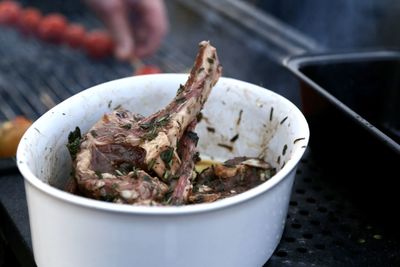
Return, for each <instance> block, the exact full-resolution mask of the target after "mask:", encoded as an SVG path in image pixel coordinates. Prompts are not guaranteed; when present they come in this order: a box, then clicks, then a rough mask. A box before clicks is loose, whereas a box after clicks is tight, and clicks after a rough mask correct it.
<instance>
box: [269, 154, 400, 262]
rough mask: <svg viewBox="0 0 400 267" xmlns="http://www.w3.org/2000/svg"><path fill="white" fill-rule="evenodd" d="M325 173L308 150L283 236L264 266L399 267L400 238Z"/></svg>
mask: <svg viewBox="0 0 400 267" xmlns="http://www.w3.org/2000/svg"><path fill="white" fill-rule="evenodd" d="M323 173H324V171H323V170H322V169H320V168H319V167H318V165H317V164H316V162H315V161H314V159H313V158H312V153H311V152H310V151H307V152H306V155H305V156H304V157H303V159H302V160H301V162H300V164H299V167H298V170H297V174H296V180H295V184H294V187H293V192H292V196H291V201H290V203H289V210H288V215H287V222H286V226H285V231H284V234H283V237H282V240H281V242H280V244H279V246H278V247H277V249H276V250H275V253H274V255H273V256H272V257H271V259H270V260H269V262H268V263H267V264H265V266H268V267H274V266H398V265H399V263H400V255H399V253H398V248H399V246H400V243H399V239H398V238H397V237H396V236H394V235H392V234H391V232H390V231H388V230H387V229H385V228H384V225H382V224H379V223H377V222H376V221H372V220H371V218H370V217H368V216H366V215H365V213H364V212H363V211H362V210H361V209H359V207H358V206H356V205H354V204H353V203H352V201H351V200H350V199H349V198H348V197H347V195H346V194H345V193H344V191H343V190H342V189H341V188H340V187H337V186H336V185H334V183H331V182H330V181H329V180H327V179H326V177H325V176H323V175H322V174H323Z"/></svg>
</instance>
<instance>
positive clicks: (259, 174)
mask: <svg viewBox="0 0 400 267" xmlns="http://www.w3.org/2000/svg"><path fill="white" fill-rule="evenodd" d="M274 174H275V169H274V168H272V167H271V166H270V165H269V164H268V163H266V162H265V161H263V160H260V159H257V158H247V157H237V158H234V159H230V160H228V161H226V162H224V163H223V164H216V165H213V166H211V167H209V168H207V169H205V170H204V171H202V172H201V173H200V174H199V175H198V177H197V180H196V184H195V185H194V189H193V192H192V194H191V195H190V196H189V198H188V201H189V202H190V203H202V202H213V201H215V200H217V199H221V198H226V197H229V196H233V195H236V194H240V193H242V192H244V191H247V190H249V189H251V188H253V187H255V186H257V185H259V184H261V183H263V182H265V181H266V180H268V179H269V178H271V177H272V176H273V175H274Z"/></svg>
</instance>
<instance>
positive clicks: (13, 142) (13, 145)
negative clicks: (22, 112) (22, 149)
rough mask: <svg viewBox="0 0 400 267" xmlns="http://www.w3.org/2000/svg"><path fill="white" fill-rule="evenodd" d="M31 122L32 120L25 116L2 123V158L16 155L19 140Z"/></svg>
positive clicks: (0, 132) (0, 150)
mask: <svg viewBox="0 0 400 267" xmlns="http://www.w3.org/2000/svg"><path fill="white" fill-rule="evenodd" d="M31 124H32V122H31V121H30V120H28V119H27V118H25V117H23V116H17V117H15V118H14V119H13V120H11V121H7V122H4V123H0V158H1V157H13V156H15V153H16V151H17V147H18V144H19V141H20V139H21V137H22V135H23V134H24V133H25V131H26V129H28V127H29V126H30V125H31Z"/></svg>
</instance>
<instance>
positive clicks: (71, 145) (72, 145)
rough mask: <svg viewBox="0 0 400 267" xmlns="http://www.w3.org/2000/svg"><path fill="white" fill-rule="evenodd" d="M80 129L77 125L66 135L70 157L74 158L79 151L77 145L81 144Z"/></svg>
mask: <svg viewBox="0 0 400 267" xmlns="http://www.w3.org/2000/svg"><path fill="white" fill-rule="evenodd" d="M81 139H82V136H81V130H80V129H79V127H76V128H75V130H74V131H73V132H70V133H69V135H68V144H67V148H68V151H69V154H70V155H71V158H72V159H73V160H75V158H76V154H77V153H78V152H79V146H80V144H81Z"/></svg>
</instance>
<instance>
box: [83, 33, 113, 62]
mask: <svg viewBox="0 0 400 267" xmlns="http://www.w3.org/2000/svg"><path fill="white" fill-rule="evenodd" d="M84 46H85V50H86V53H87V54H88V55H89V56H91V57H93V58H96V59H100V58H104V57H107V56H110V55H111V54H112V52H113V49H114V45H113V41H112V38H111V36H110V35H109V34H108V33H107V32H105V31H101V30H95V31H92V32H89V33H88V34H87V35H86V37H85V41H84Z"/></svg>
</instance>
